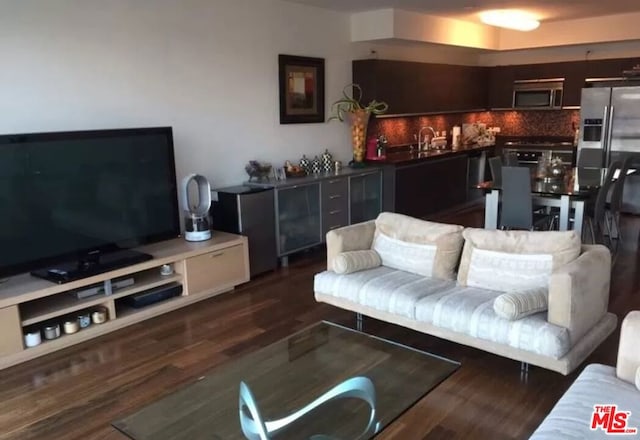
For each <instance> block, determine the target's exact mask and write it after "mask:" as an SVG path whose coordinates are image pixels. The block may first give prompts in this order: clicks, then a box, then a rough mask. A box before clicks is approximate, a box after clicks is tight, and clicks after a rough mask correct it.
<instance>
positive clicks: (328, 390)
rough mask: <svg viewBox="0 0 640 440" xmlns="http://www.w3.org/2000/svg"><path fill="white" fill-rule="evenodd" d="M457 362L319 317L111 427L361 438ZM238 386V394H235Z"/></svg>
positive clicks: (167, 434)
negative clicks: (242, 406) (263, 430)
mask: <svg viewBox="0 0 640 440" xmlns="http://www.w3.org/2000/svg"><path fill="white" fill-rule="evenodd" d="M458 367H459V364H458V363H456V362H453V361H450V360H447V359H444V358H441V357H438V356H435V355H432V354H429V353H425V352H422V351H419V350H415V349H412V348H410V347H406V346H403V345H400V344H397V343H393V342H390V341H387V340H384V339H380V338H377V337H374V336H370V335H367V334H365V333H362V332H358V331H355V330H351V329H348V328H346V327H341V326H338V325H336V324H331V323H328V322H321V323H318V324H316V325H313V326H311V327H308V328H307V329H305V330H302V331H300V332H298V333H296V334H294V335H292V336H289V337H287V338H285V339H282V340H280V341H278V342H276V343H274V344H272V345H269V346H267V347H264V348H262V349H260V350H258V351H256V352H254V353H251V354H249V355H247V356H245V357H242V358H240V359H238V360H236V361H231V362H228V363H226V364H224V365H222V366H220V367H218V368H215V369H213V370H212V371H211V372H210V373H209V374H207V375H206V376H204V377H202V378H200V379H199V380H198V381H197V382H195V383H193V384H191V385H188V386H187V387H185V388H183V389H182V390H179V391H177V392H175V393H174V394H171V395H169V396H167V397H165V398H163V399H161V400H159V401H157V402H155V403H152V404H151V405H149V406H147V407H144V408H142V409H141V410H140V411H138V412H137V413H135V414H132V415H130V416H128V417H125V418H123V419H121V420H118V421H116V422H114V424H113V425H114V426H115V427H116V428H117V429H119V430H120V431H122V432H123V433H125V434H126V435H128V436H129V437H131V438H133V439H136V440H142V439H154V440H156V439H157V440H162V439H190V440H194V439H205V438H206V439H225V440H227V439H246V438H260V437H259V436H257V434H256V436H253V437H252V436H251V434H252V433H253V434H255V429H256V426H262V427H266V429H267V430H268V431H269V430H270V431H271V432H270V434H269V435H268V436H267V437H266V438H270V439H292V438H295V439H308V438H310V437H314V436H316V437H314V438H317V439H320V438H324V439H329V438H330V439H332V440H337V439H344V440H347V439H357V438H362V439H368V438H372V437H373V436H375V435H376V433H378V432H380V431H381V430H382V429H384V427H385V426H387V425H388V424H389V423H391V422H392V421H393V420H394V419H396V418H397V417H398V416H400V415H401V414H402V413H403V412H405V411H406V410H407V409H408V408H410V407H411V406H412V405H413V404H414V403H415V402H417V401H418V400H419V399H421V398H422V397H423V396H424V395H426V394H427V393H428V392H429V391H430V390H432V389H433V388H434V387H435V386H437V385H438V384H439V383H440V382H442V381H443V380H444V379H446V378H447V377H448V376H449V375H451V374H452V373H453V372H454V371H455V370H456V369H457V368H458ZM241 383H244V384H245V389H244V391H243V392H245V391H246V392H247V393H248V394H242V395H241V394H240V389H241ZM247 390H250V391H247ZM239 400H240V401H241V402H242V403H243V404H245V403H246V400H250V401H251V403H252V404H249V405H246V408H245V409H244V411H243V412H242V414H243V419H244V420H243V427H244V431H245V432H247V433H248V434H244V433H243V427H241V422H240V414H241V413H240V411H239ZM252 408H253V409H255V411H252V410H251V409H252ZM256 421H258V422H259V423H258V424H256V425H255V426H249V424H251V423H254V422H256ZM245 422H246V423H245ZM263 422H264V424H262V423H263ZM252 430H253V431H252Z"/></svg>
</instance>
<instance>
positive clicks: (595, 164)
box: [577, 148, 604, 168]
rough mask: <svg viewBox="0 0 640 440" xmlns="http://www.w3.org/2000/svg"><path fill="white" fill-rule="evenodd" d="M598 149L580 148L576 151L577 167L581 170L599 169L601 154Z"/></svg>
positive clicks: (601, 161)
mask: <svg viewBox="0 0 640 440" xmlns="http://www.w3.org/2000/svg"><path fill="white" fill-rule="evenodd" d="M602 153H603V152H602V150H601V149H600V148H581V149H580V150H578V161H577V166H579V167H583V168H601V167H602V163H603V157H604V156H603V154H602Z"/></svg>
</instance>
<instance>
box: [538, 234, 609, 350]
mask: <svg viewBox="0 0 640 440" xmlns="http://www.w3.org/2000/svg"><path fill="white" fill-rule="evenodd" d="M610 280H611V253H610V252H609V249H607V248H606V247H604V246H602V245H587V246H582V253H581V254H580V256H579V257H578V258H576V259H575V260H573V261H572V262H570V263H568V264H566V265H564V266H562V267H560V268H558V269H557V270H556V271H554V272H553V273H552V274H551V278H550V279H549V312H548V315H547V320H548V321H549V322H550V323H551V324H555V325H559V326H561V327H565V328H567V329H568V330H569V336H570V338H571V343H572V344H575V343H576V342H577V341H579V340H580V338H582V336H584V335H585V334H586V333H587V332H588V331H589V330H590V329H591V328H592V327H593V326H595V325H596V324H597V323H598V322H599V321H600V320H601V319H602V317H603V316H604V315H605V313H607V308H608V306H609V284H610Z"/></svg>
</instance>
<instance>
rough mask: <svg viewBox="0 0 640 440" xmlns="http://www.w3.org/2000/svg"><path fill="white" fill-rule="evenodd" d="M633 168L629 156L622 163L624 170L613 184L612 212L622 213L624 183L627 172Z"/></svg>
mask: <svg viewBox="0 0 640 440" xmlns="http://www.w3.org/2000/svg"><path fill="white" fill-rule="evenodd" d="M630 166H631V156H627V158H626V159H625V160H624V162H622V168H620V174H619V175H618V179H617V180H616V181H615V182H614V184H613V189H612V190H611V199H610V200H611V202H610V203H611V204H610V206H611V212H613V213H618V212H620V208H621V207H622V194H623V191H624V183H625V182H626V180H627V171H629V167H630Z"/></svg>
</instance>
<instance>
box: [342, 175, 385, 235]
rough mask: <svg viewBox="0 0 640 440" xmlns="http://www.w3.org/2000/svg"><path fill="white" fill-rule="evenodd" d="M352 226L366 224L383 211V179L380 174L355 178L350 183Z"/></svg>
mask: <svg viewBox="0 0 640 440" xmlns="http://www.w3.org/2000/svg"><path fill="white" fill-rule="evenodd" d="M349 199H350V202H351V206H350V208H351V218H350V224H354V223H361V222H366V221H368V220H373V219H375V218H376V217H378V214H380V211H382V177H381V174H380V173H379V172H375V173H369V174H364V175H361V176H354V177H351V178H350V181H349Z"/></svg>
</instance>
